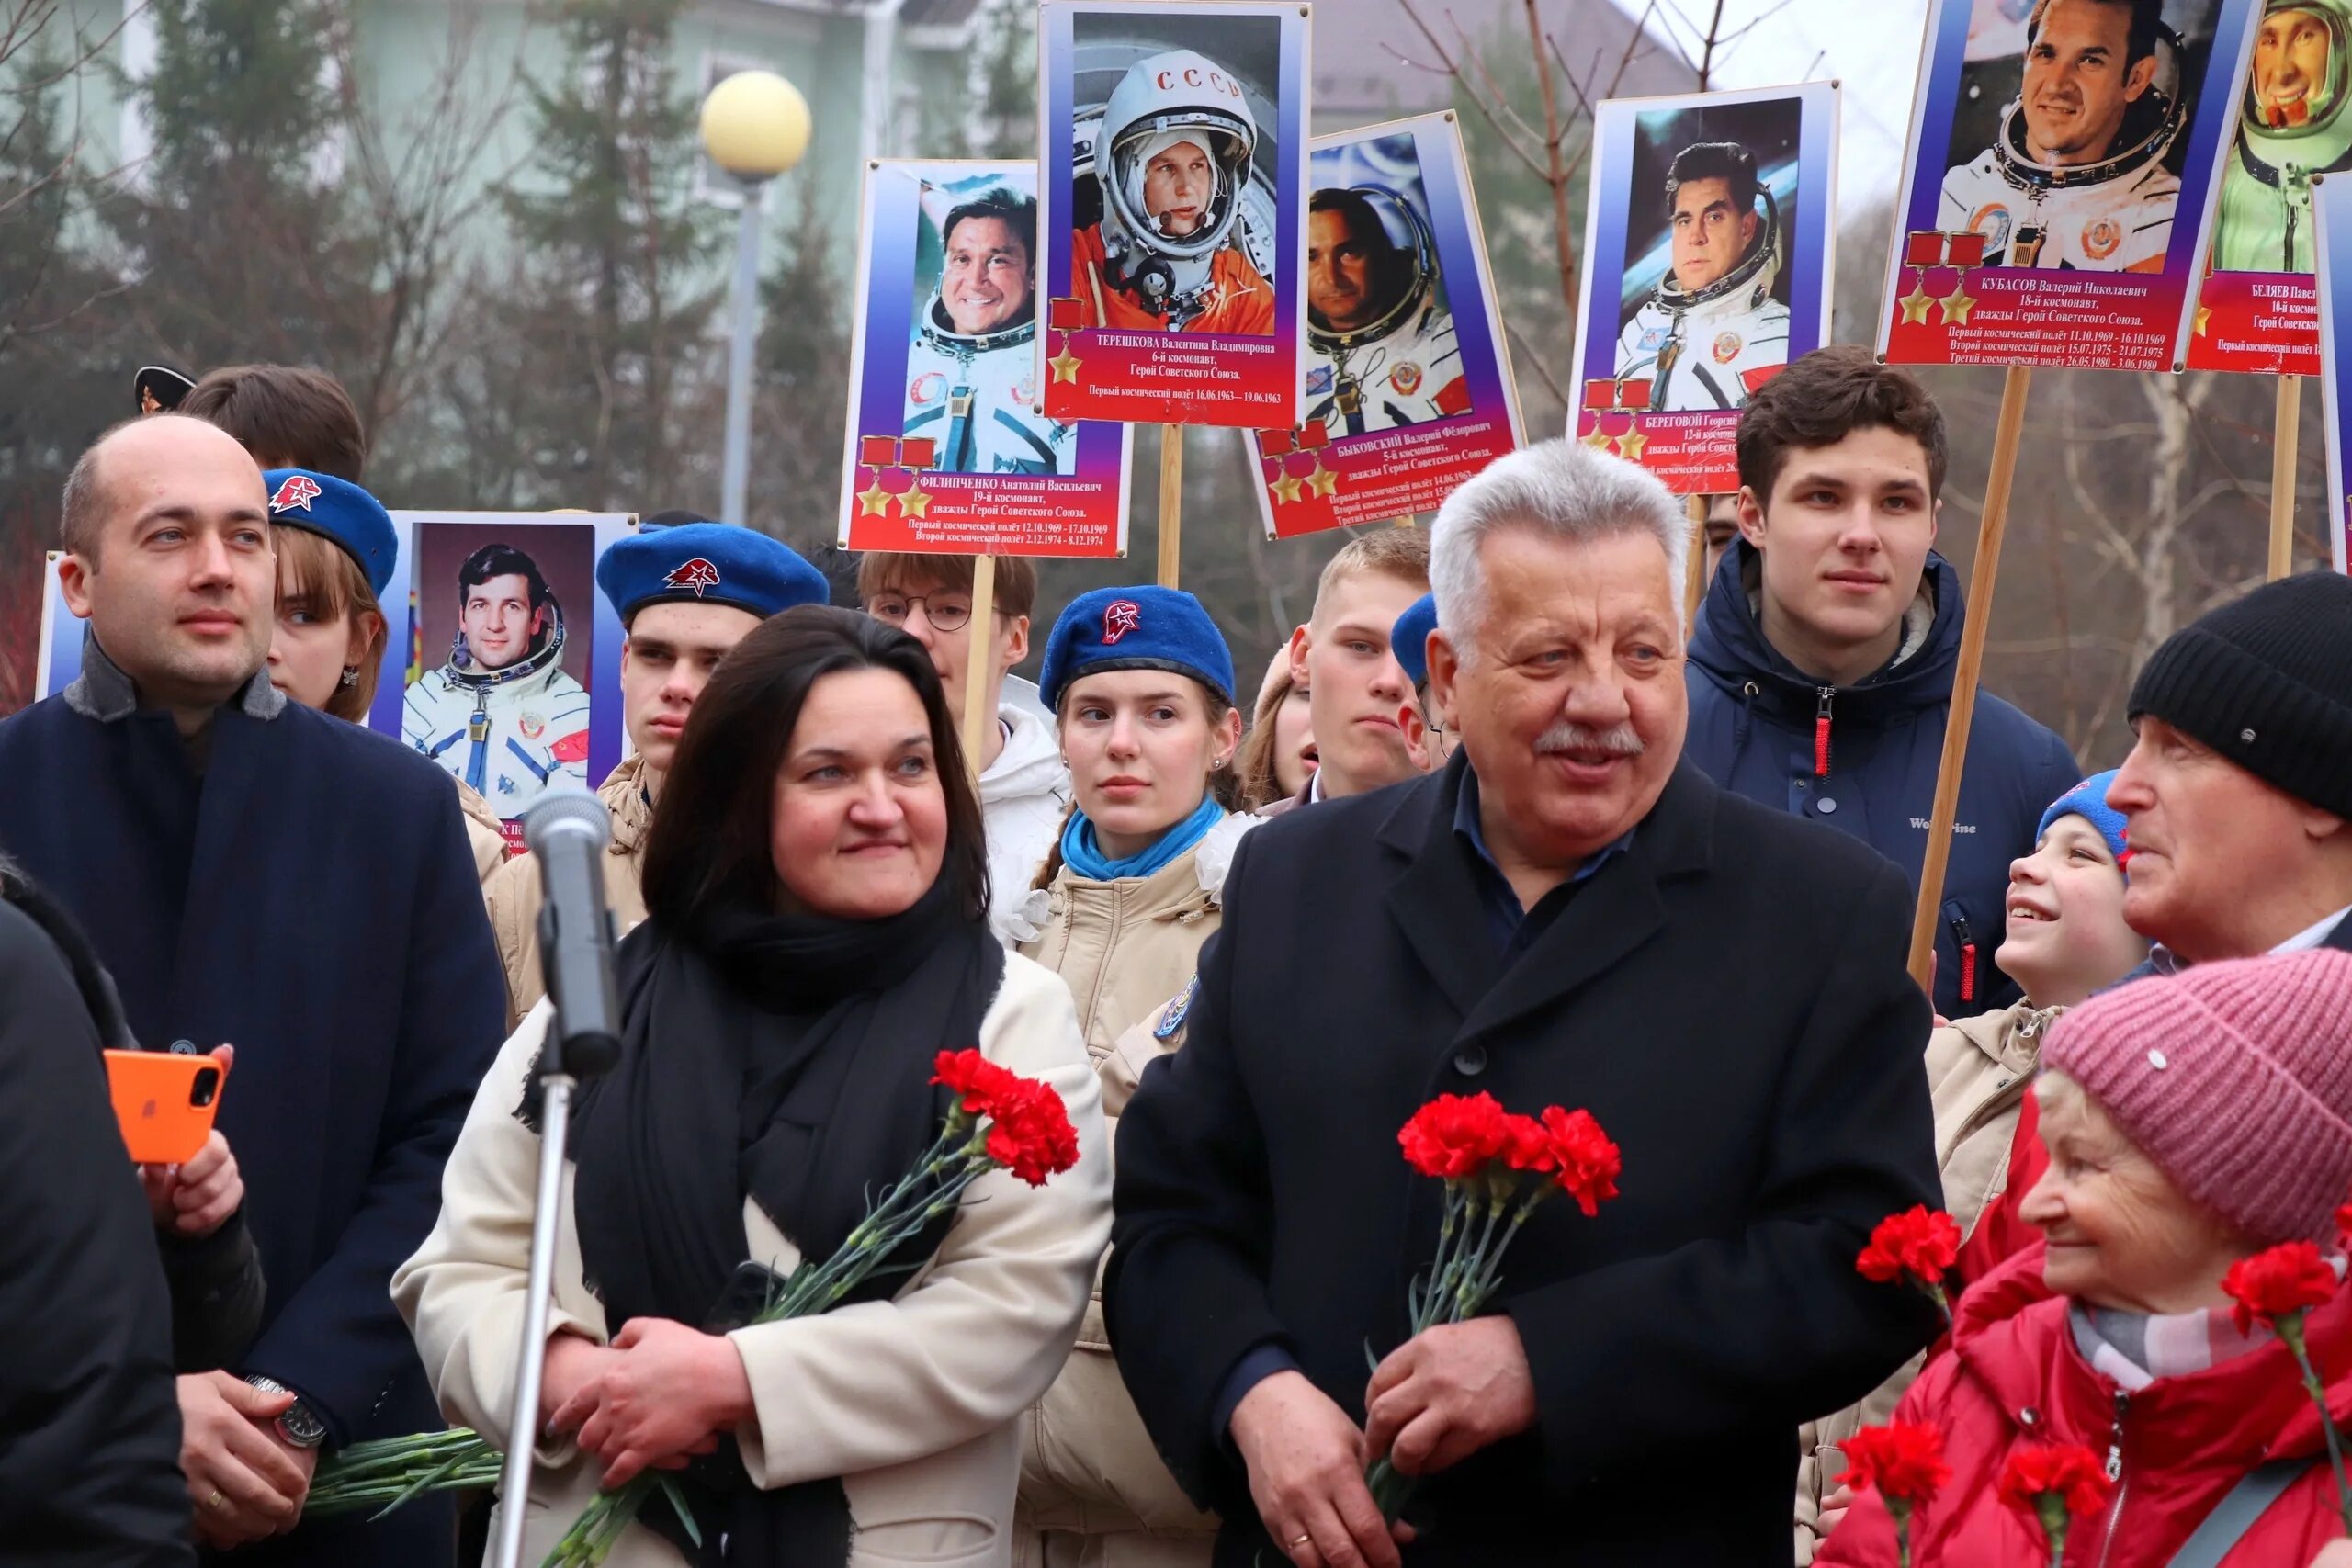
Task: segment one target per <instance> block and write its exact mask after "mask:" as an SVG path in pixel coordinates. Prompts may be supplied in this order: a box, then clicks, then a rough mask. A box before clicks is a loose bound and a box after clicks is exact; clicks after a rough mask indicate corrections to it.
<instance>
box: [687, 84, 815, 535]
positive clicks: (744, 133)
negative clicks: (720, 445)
mask: <svg viewBox="0 0 2352 1568" xmlns="http://www.w3.org/2000/svg"><path fill="white" fill-rule="evenodd" d="M702 145H703V151H705V152H708V153H709V154H710V161H711V162H712V163H714V164H718V166H719V167H720V168H722V169H724V170H726V171H727V172H728V173H729V175H733V176H734V178H735V180H736V182H737V183H738V184H739V185H741V186H742V189H743V210H742V213H741V218H740V219H739V220H738V223H737V227H736V231H735V289H734V297H733V300H732V303H731V305H730V307H729V310H730V313H731V315H732V317H733V322H732V324H733V327H734V344H733V346H732V347H731V348H730V349H729V351H728V361H727V459H726V468H725V472H724V477H723V478H722V479H721V481H720V493H719V506H718V514H719V518H720V520H721V521H723V522H728V523H738V524H740V523H746V522H749V521H750V513H749V510H748V506H747V502H746V499H745V498H746V492H747V491H749V490H750V488H751V466H752V457H751V446H752V344H753V338H754V335H755V334H754V333H753V323H754V319H755V317H756V316H757V314H758V298H759V288H760V216H761V201H760V197H761V193H762V191H763V189H764V188H765V186H766V185H767V182H768V181H769V180H771V179H774V178H775V176H776V175H780V174H782V173H784V172H785V171H786V169H789V168H791V167H792V166H793V165H794V164H797V163H798V162H800V155H801V154H802V153H804V152H807V151H808V150H809V101H808V100H807V99H806V98H804V97H802V96H800V89H799V88H797V87H796V86H794V85H792V84H791V83H789V82H787V81H786V80H785V79H784V78H783V77H781V76H779V75H777V74H776V73H775V72H773V71H739V72H737V73H735V74H734V75H732V76H729V77H728V78H727V79H726V80H725V81H723V82H721V83H719V84H718V86H716V87H713V88H712V89H711V90H710V96H708V97H707V98H705V99H703V101H702Z"/></svg>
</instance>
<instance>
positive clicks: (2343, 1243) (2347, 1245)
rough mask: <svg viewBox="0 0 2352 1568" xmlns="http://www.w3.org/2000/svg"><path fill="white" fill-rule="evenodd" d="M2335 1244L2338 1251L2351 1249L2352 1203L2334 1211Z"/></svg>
mask: <svg viewBox="0 0 2352 1568" xmlns="http://www.w3.org/2000/svg"><path fill="white" fill-rule="evenodd" d="M2335 1246H2336V1249H2337V1250H2338V1251H2352V1203H2346V1204H2345V1205H2344V1206H2343V1207H2342V1208H2340V1209H2338V1210H2336V1211H2335Z"/></svg>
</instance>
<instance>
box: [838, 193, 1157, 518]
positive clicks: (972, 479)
mask: <svg viewBox="0 0 2352 1568" xmlns="http://www.w3.org/2000/svg"><path fill="white" fill-rule="evenodd" d="M1037 220H1038V214H1037V165H1036V164H1035V163H1031V162H1026V161H1012V162H989V163H975V162H937V161H929V162H926V161H922V160H915V159H897V158H886V159H877V160H874V161H872V162H869V163H868V164H867V165H866V173H865V219H864V222H863V224H862V226H861V228H860V231H859V242H858V272H857V276H858V288H857V311H856V315H855V316H854V321H855V322H856V328H855V333H854V338H853V341H852V347H851V357H850V394H849V420H848V425H847V429H846V430H845V432H844V434H843V445H842V505H841V530H840V535H839V542H840V543H841V545H842V547H844V548H846V549H854V550H894V551H910V552H917V553H923V554H939V555H1021V556H1118V555H1123V554H1125V551H1126V543H1127V462H1128V447H1129V433H1128V431H1127V429H1126V427H1125V426H1124V425H1119V424H1114V423H1106V422H1104V421H1101V420H1092V421H1087V422H1085V423H1074V422H1068V421H1062V420H1057V419H1053V418H1050V417H1048V416H1047V415H1046V414H1044V413H1042V412H1039V411H1038V408H1037V377H1038V374H1039V371H1038V365H1037V336H1038V321H1037V260H1036V258H1037V234H1038V228H1037Z"/></svg>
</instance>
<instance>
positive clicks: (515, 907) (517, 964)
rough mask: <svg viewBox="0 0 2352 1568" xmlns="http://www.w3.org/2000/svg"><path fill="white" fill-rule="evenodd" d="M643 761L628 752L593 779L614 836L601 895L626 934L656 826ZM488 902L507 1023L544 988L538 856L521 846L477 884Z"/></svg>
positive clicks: (640, 899)
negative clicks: (502, 967)
mask: <svg viewBox="0 0 2352 1568" xmlns="http://www.w3.org/2000/svg"><path fill="white" fill-rule="evenodd" d="M644 774H645V760H644V759H643V758H642V757H631V758H629V759H628V761H624V762H622V763H621V765H620V766H619V767H617V768H615V769H614V770H613V771H612V774H611V776H610V777H608V778H606V779H605V782H604V783H603V784H600V785H598V786H597V789H596V798H597V799H599V800H601V801H603V802H604V803H605V810H606V811H607V812H609V813H611V815H612V818H613V841H612V842H611V843H610V844H608V845H607V846H605V898H606V900H607V901H609V902H610V903H611V905H612V907H613V935H614V936H615V937H616V938H618V937H624V936H627V935H628V933H629V931H631V930H632V929H634V928H635V927H636V926H637V925H638V924H639V922H640V921H642V920H643V919H645V892H644V883H643V878H644V865H645V836H646V834H647V833H649V832H650V831H651V830H652V829H653V807H652V804H651V803H650V801H648V800H647V799H646V798H645V784H644ZM481 892H482V899H483V901H484V902H485V903H487V904H488V905H489V906H490V931H491V934H492V936H494V937H496V938H497V939H498V961H499V962H500V963H501V964H504V965H505V967H506V1027H507V1029H508V1030H509V1031H512V1030H514V1029H515V1027H516V1026H517V1025H519V1024H520V1023H521V1022H522V1021H523V1015H524V1014H525V1013H527V1012H529V1011H530V1010H531V1009H532V1008H534V1007H536V1006H537V1005H538V1001H539V998H541V997H544V996H546V995H547V994H548V981H547V976H546V974H545V973H544V972H543V971H542V970H541V968H540V966H539V905H540V903H541V899H542V890H541V889H540V886H539V863H538V860H537V857H536V856H534V855H532V854H530V853H529V852H525V853H523V854H519V855H516V856H515V858H514V859H513V860H510V861H508V862H507V863H505V864H504V865H503V866H500V867H499V868H498V870H497V871H496V872H495V873H494V874H492V876H491V877H490V878H489V879H488V880H487V881H486V882H484V883H483V884H482V890H481Z"/></svg>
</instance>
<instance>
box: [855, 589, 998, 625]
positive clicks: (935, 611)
mask: <svg viewBox="0 0 2352 1568" xmlns="http://www.w3.org/2000/svg"><path fill="white" fill-rule="evenodd" d="M918 604H920V605H922V615H923V619H925V620H927V621H929V622H930V623H931V624H932V626H933V629H935V630H938V631H943V632H960V631H962V630H963V629H964V628H965V627H966V626H969V625H971V624H972V606H971V605H969V604H959V603H958V602H956V600H953V599H948V600H944V601H943V600H941V599H939V598H938V597H937V596H936V595H933V594H929V593H885V594H883V595H882V596H881V597H880V598H877V599H876V600H874V601H873V602H872V603H871V604H867V605H866V606H865V613H866V614H867V615H872V616H873V617H874V618H875V619H876V620H877V621H881V622H883V623H885V624H886V625H888V626H905V625H906V624H907V617H908V616H909V615H912V614H914V608H915V606H916V605H918Z"/></svg>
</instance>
